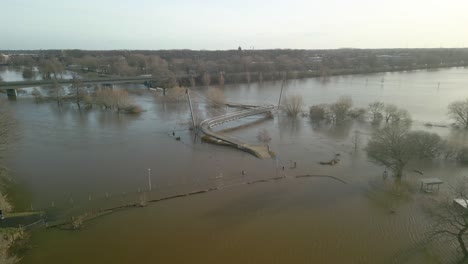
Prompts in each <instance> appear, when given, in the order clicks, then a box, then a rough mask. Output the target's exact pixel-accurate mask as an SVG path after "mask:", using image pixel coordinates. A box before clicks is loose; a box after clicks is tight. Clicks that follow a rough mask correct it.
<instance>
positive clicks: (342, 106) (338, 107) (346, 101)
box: [330, 96, 353, 123]
mask: <svg viewBox="0 0 468 264" xmlns="http://www.w3.org/2000/svg"><path fill="white" fill-rule="evenodd" d="M352 106H353V100H352V99H351V97H349V96H341V97H340V98H338V100H337V101H336V102H335V103H333V104H331V105H330V111H331V113H332V114H333V121H334V122H335V123H341V122H343V121H344V120H345V119H346V117H347V115H348V112H349V110H350V109H351V107H352Z"/></svg>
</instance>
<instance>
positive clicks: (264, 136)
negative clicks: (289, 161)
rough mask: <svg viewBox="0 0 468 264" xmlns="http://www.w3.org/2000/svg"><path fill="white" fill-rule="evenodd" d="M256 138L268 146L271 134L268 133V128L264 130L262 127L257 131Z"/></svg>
mask: <svg viewBox="0 0 468 264" xmlns="http://www.w3.org/2000/svg"><path fill="white" fill-rule="evenodd" d="M257 139H258V141H260V142H262V143H263V144H265V145H267V146H268V144H269V143H270V141H271V136H270V133H268V130H266V129H265V128H264V129H262V130H260V131H258V135H257Z"/></svg>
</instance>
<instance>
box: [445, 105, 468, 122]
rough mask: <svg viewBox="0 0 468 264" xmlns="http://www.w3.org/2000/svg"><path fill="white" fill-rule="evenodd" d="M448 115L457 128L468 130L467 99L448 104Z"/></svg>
mask: <svg viewBox="0 0 468 264" xmlns="http://www.w3.org/2000/svg"><path fill="white" fill-rule="evenodd" d="M448 114H449V116H450V118H452V119H453V120H455V123H456V124H457V125H458V126H460V127H463V128H465V129H468V99H465V100H464V101H455V102H452V103H451V104H449V106H448Z"/></svg>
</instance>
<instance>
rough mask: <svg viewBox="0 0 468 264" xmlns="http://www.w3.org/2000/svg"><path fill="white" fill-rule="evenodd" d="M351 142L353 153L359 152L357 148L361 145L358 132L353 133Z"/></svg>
mask: <svg viewBox="0 0 468 264" xmlns="http://www.w3.org/2000/svg"><path fill="white" fill-rule="evenodd" d="M351 142H352V143H353V148H354V152H357V151H358V150H359V146H360V145H361V132H360V131H359V130H355V131H354V135H353V137H352V138H351Z"/></svg>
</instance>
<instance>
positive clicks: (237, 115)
mask: <svg viewBox="0 0 468 264" xmlns="http://www.w3.org/2000/svg"><path fill="white" fill-rule="evenodd" d="M237 106H239V107H245V109H243V110H239V111H235V112H232V113H228V114H225V115H221V116H217V117H213V118H208V119H205V120H203V121H202V122H201V123H200V129H201V130H202V131H203V133H205V134H206V135H207V136H209V137H211V138H214V139H215V140H217V141H219V143H225V144H228V145H231V146H233V147H236V148H238V149H240V150H243V151H246V152H249V153H251V154H253V155H255V156H256V157H258V158H261V159H271V158H272V154H271V152H270V150H269V148H268V147H267V146H264V145H253V144H248V143H245V142H242V141H240V140H238V139H234V138H231V137H229V136H226V135H225V134H221V133H219V132H214V131H212V130H211V128H212V127H214V126H218V125H221V124H224V123H227V122H230V121H234V120H238V119H241V118H244V117H248V116H253V115H259V114H264V113H268V112H270V111H271V110H273V109H274V108H275V107H274V106H273V105H265V106H250V105H249V106H242V105H237Z"/></svg>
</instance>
